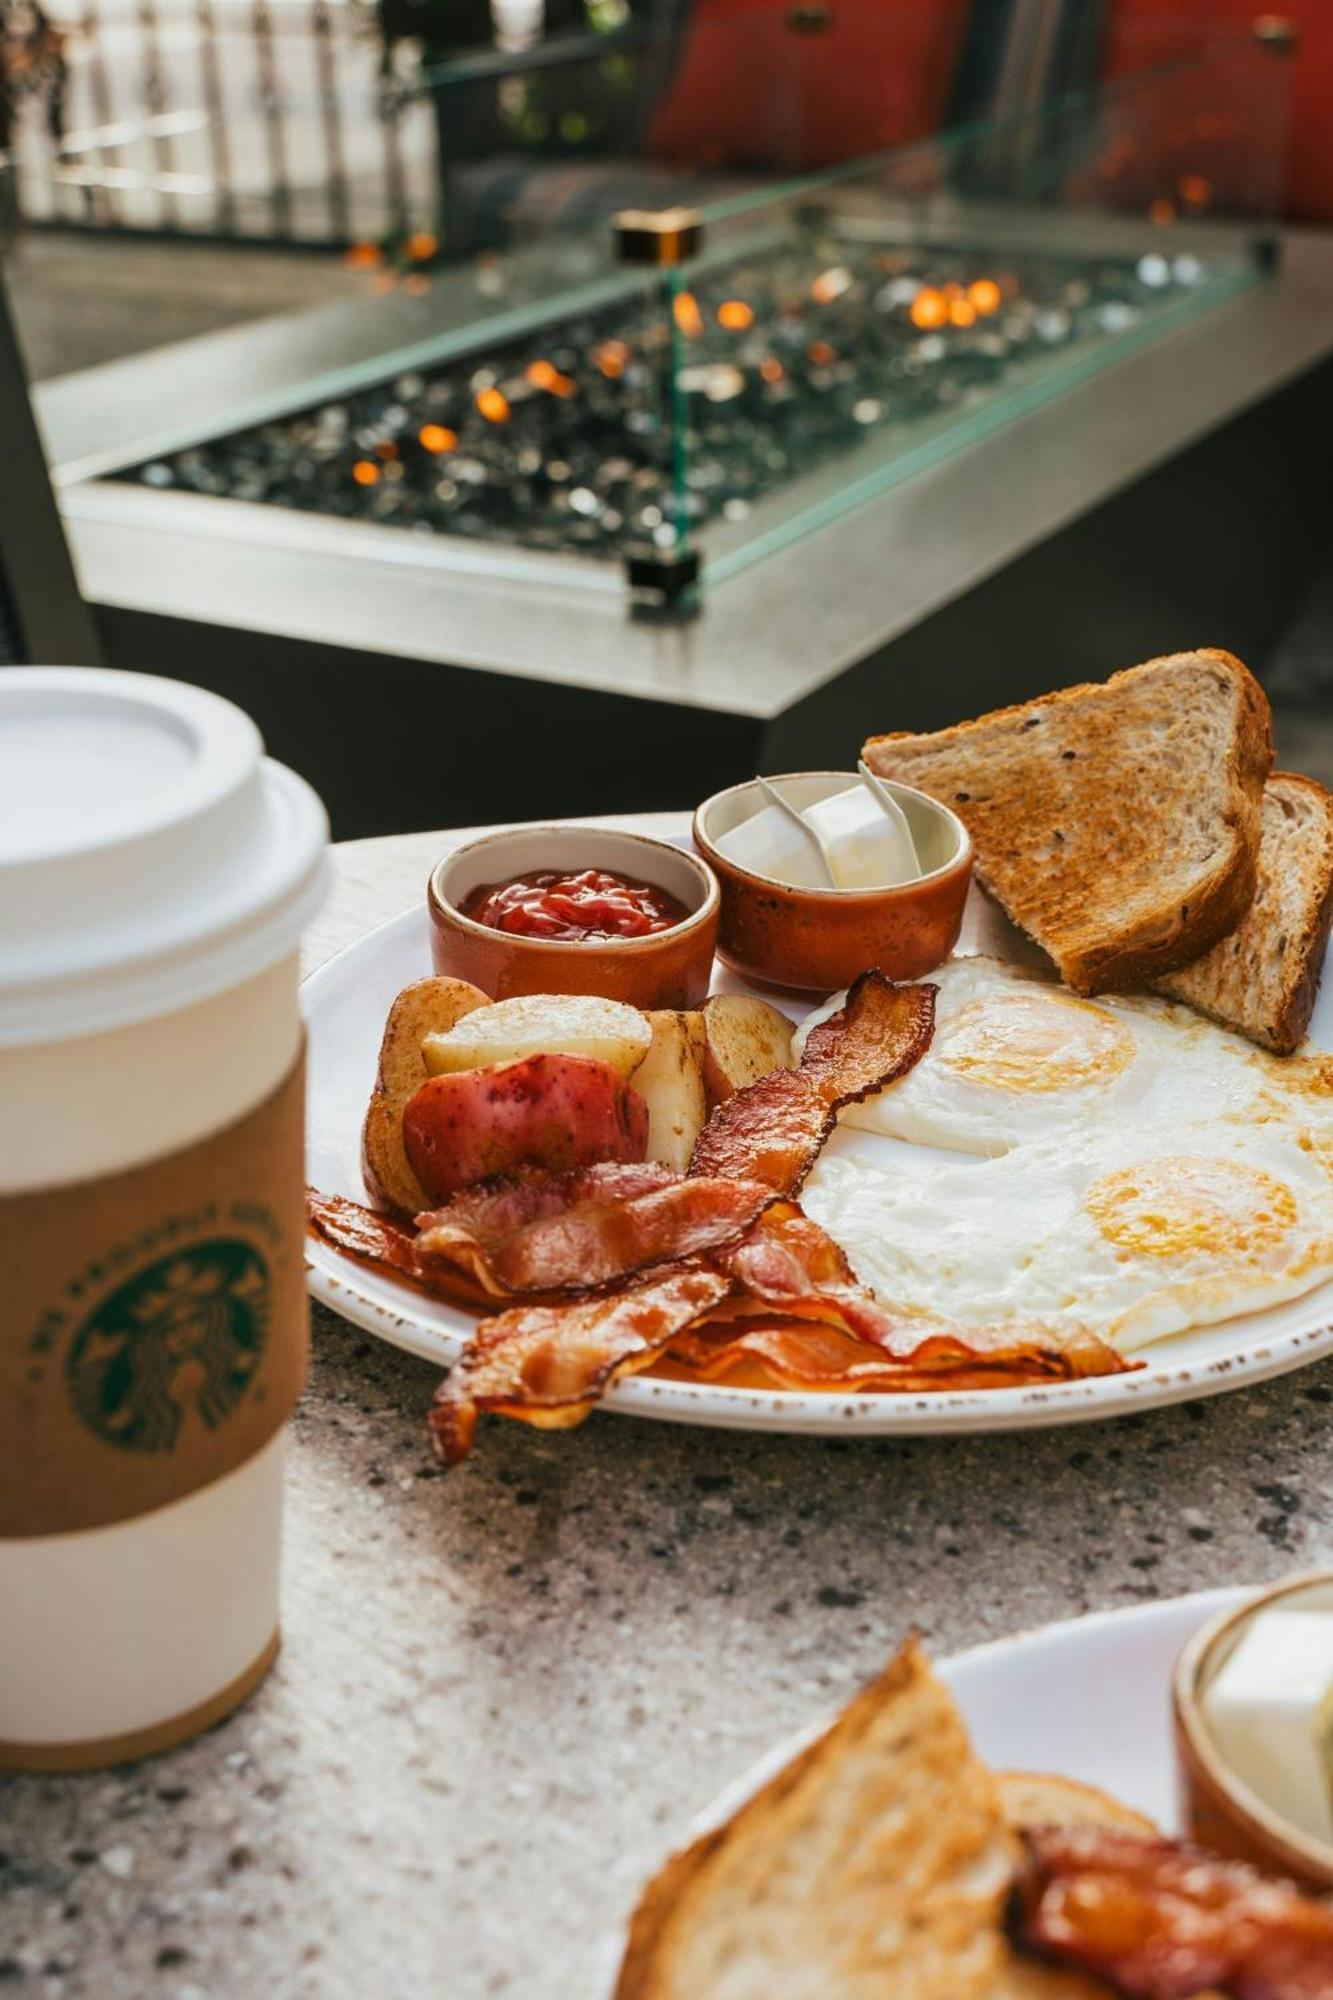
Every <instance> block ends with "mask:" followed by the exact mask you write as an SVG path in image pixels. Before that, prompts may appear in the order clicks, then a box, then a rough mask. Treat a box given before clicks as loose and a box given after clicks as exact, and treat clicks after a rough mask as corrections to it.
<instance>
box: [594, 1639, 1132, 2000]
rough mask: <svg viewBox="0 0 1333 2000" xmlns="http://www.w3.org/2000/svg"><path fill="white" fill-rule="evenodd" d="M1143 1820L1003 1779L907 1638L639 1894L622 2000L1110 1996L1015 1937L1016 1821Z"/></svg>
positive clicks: (1070, 1788) (1038, 1784) (1056, 1783)
mask: <svg viewBox="0 0 1333 2000" xmlns="http://www.w3.org/2000/svg"><path fill="white" fill-rule="evenodd" d="M1052 1810H1054V1811H1055V1813H1056V1817H1057V1818H1058V1819H1060V1820H1064V1821H1066V1822H1068V1821H1070V1820H1072V1819H1073V1818H1075V1817H1077V1818H1080V1819H1083V1820H1086V1819H1088V1818H1090V1817H1096V1818H1098V1819H1099V1820H1101V1821H1107V1820H1109V1819H1111V1818H1112V1817H1113V1816H1118V1822H1119V1823H1120V1824H1124V1825H1129V1826H1132V1827H1134V1828H1136V1829H1139V1830H1141V1829H1142V1828H1143V1826H1144V1825H1145V1824H1146V1823H1145V1822H1143V1821H1141V1820H1140V1819H1139V1817H1138V1815H1137V1814H1131V1813H1128V1812H1127V1811H1126V1809H1125V1808H1118V1807H1116V1805H1115V1803H1114V1801H1112V1800H1109V1799H1107V1798H1105V1796H1104V1795H1103V1794H1101V1793H1098V1792H1093V1791H1091V1790H1090V1789H1089V1788H1087V1787H1085V1786H1079V1785H1070V1784H1066V1783H1065V1782H1064V1781H1062V1780H1059V1779H1052V1780H1049V1781H1047V1780H1038V1779H1034V1778H1030V1777H1027V1776H1022V1775H1016V1776H1013V1777H1010V1778H1002V1779H998V1780H997V1779H996V1778H994V1777H993V1776H992V1775H991V1773H990V1772H989V1771H988V1770H987V1768H986V1766H985V1765H984V1764H983V1763H982V1762H981V1761H980V1759H979V1758H978V1757H977V1756H976V1755H975V1754H974V1752H973V1750H972V1747H971V1744H970V1743H969V1741H968V1736H967V1731H966V1729H965V1727H964V1724H963V1721H962V1717H961V1716H960V1715H959V1713H958V1709H957V1707H956V1705H955V1703H954V1701H953V1698H952V1696H951V1695H950V1694H949V1692H948V1690H947V1688H945V1687H944V1686H943V1684H942V1683H941V1682H940V1681H938V1680H937V1679H936V1678H935V1676H934V1675H933V1674H932V1672H931V1670H930V1667H929V1664H928V1663H927V1661H926V1659H925V1656H924V1654H923V1653H922V1652H921V1650H920V1648H919V1647H918V1646H916V1645H915V1644H914V1643H912V1642H910V1641H909V1643H908V1644H907V1645H906V1646H904V1647H903V1649H902V1651H901V1652H900V1653H899V1654H898V1655H897V1657H896V1658H895V1659H894V1660H893V1661H891V1662H890V1664H889V1667H888V1669H887V1670H886V1672H885V1673H884V1674H882V1675H881V1677H880V1678H879V1680H878V1681H876V1682H874V1683H873V1684H872V1685H871V1686H870V1687H868V1688H867V1689H866V1690H865V1691H864V1692H863V1693H862V1694H860V1695H858V1696H857V1697H856V1698H855V1700H853V1701H852V1703H851V1704H850V1706H849V1707H848V1708H846V1709H845V1710H844V1711H843V1713H842V1715H841V1716H839V1718H838V1720H837V1721H836V1722H835V1723H834V1724H833V1726H832V1728H831V1729H829V1730H828V1731H827V1732H826V1733H825V1734H824V1735H823V1736H821V1737H820V1738H819V1739H818V1740H817V1741H816V1742H814V1743H813V1744H811V1745H810V1746H809V1747H808V1748H807V1749H806V1750H804V1751H802V1752H801V1753H800V1754H799V1755H798V1756H797V1757H796V1758H794V1759H793V1760H792V1762H791V1763H790V1764H788V1765H787V1766H786V1767H785V1768H784V1769H783V1770H782V1771H780V1772H779V1773H778V1774H777V1776H776V1777H774V1778H772V1779H770V1780H769V1782H768V1783H767V1784H766V1785H763V1786H762V1787H761V1788H760V1790H759V1791H758V1792H756V1793H755V1794H754V1795H753V1796H752V1797H751V1798H750V1799H749V1800H747V1802H746V1803H745V1804H744V1805H743V1806H741V1808H740V1809H739V1811H738V1812H736V1813H735V1814H734V1815H733V1816H732V1818H731V1819H729V1820H728V1821H727V1822H726V1823H725V1825H723V1826H721V1827H718V1828H716V1829H714V1830H712V1831H711V1832H708V1833H706V1834H703V1835H702V1836H701V1837H700V1838H699V1839H697V1840H695V1841H694V1842H693V1843H692V1844H691V1845H690V1846H689V1847H687V1848H686V1849H684V1850H683V1851H682V1852H681V1853H679V1854H677V1855H675V1856H674V1857H673V1858H672V1859H671V1860H670V1861H669V1862H668V1863H667V1865H666V1867H665V1868H664V1869H663V1870H662V1871H661V1873H660V1874H659V1875H658V1876H657V1877H656V1879H655V1880H654V1881H653V1882H652V1883H651V1884H650V1885H649V1887H648V1889H647V1890H646V1891H645V1893H644V1895H643V1898H642V1900H641V1901H640V1904H639V1907H638V1910H637V1911H636V1913H635V1916H634V1919H633V1923H632V1925H631V1929H630V1938H629V1944H628V1948H627V1950H626V1954H625V1958H624V1960H623V1963H622V1966H621V1972H620V1979H619V1983H618V1985H617V1987H616V2000H724V1996H725V2000H831V1996H832V1995H834V1994H836V1995H837V1996H838V2000H885V1996H886V1995H889V1994H892V1995H893V2000H1100V1996H1104V1995H1105V1992H1106V1989H1105V1988H1104V1987H1103V1986H1102V1985H1101V1984H1100V1983H1099V1982H1097V1981H1095V1980H1090V1979H1088V1978H1086V1977H1085V1976H1084V1975H1083V1974H1081V1973H1070V1972H1066V1971H1064V1970H1062V1969H1057V1968H1054V1967H1050V1966H1046V1965H1042V1964H1039V1963H1038V1962H1037V1961H1035V1960H1029V1959H1027V1958H1025V1957H1021V1956H1020V1955H1019V1954H1018V1953H1016V1952H1014V1951H1013V1950H1012V1949H1011V1947H1010V1946H1009V1944H1008V1942H1007V1940H1006V1938H1005V1934H1004V1921H1003V1920H1004V1908H1005V1902H1006V1898H1007V1895H1008V1890H1009V1884H1010V1882H1011V1880H1012V1876H1013V1872H1014V1869H1015V1867H1016V1866H1017V1861H1018V1855H1019V1845H1018V1838H1017V1832H1016V1831H1015V1827H1016V1824H1017V1823H1018V1822H1020V1821H1021V1822H1022V1823H1024V1824H1031V1823H1034V1822H1033V1821H1032V1820H1031V1819H1030V1818H1028V1817H1027V1816H1028V1815H1029V1814H1031V1813H1034V1812H1035V1813H1036V1815H1037V1819H1038V1820H1040V1821H1041V1822H1043V1823H1049V1819H1050V1814H1051V1812H1052Z"/></svg>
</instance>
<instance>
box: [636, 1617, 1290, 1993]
mask: <svg viewBox="0 0 1333 2000" xmlns="http://www.w3.org/2000/svg"><path fill="white" fill-rule="evenodd" d="M1250 1594H1251V1593H1250V1592H1249V1591H1248V1590H1205V1591H1199V1592H1197V1593H1195V1594H1194V1595H1192V1596H1190V1597H1173V1598H1168V1599H1166V1600H1165V1601H1164V1602H1163V1603H1161V1604H1143V1605H1137V1604H1136V1605H1133V1606H1131V1607H1130V1608H1129V1609H1127V1610H1123V1611H1099V1612H1094V1613H1093V1614H1092V1615H1091V1616H1089V1617H1083V1618H1071V1619H1069V1620H1067V1621H1066V1622H1065V1623H1063V1624H1060V1625H1045V1626H1042V1627H1041V1628H1040V1629H1039V1630H1038V1631H1035V1632H1020V1633H1018V1634H1017V1635H1016V1636H1015V1637H1013V1638H1010V1639H997V1640H996V1641H994V1643H993V1644H991V1645H987V1646H977V1647H975V1648H973V1650H972V1651H970V1652H967V1653H958V1654H955V1656H954V1657H953V1658H952V1659H950V1660H943V1661H938V1662H937V1663H936V1666H937V1671H938V1672H939V1674H940V1677H941V1678H942V1679H943V1680H945V1681H947V1682H948V1684H949V1686H950V1687H951V1688H952V1690H953V1692H954V1695H955V1696H956V1697H957V1700H958V1704H959V1706H960V1708H961V1709H962V1711H963V1716H964V1719H965V1720H966V1722H967V1726H968V1729H969V1731H970V1732H971V1736H972V1741H973V1743H974V1745H975V1746H976V1749H977V1752H978V1754H979V1755H980V1756H981V1757H983V1758H984V1759H985V1761H986V1763H988V1764H989V1765H990V1766H991V1769H992V1770H995V1771H1038V1772H1050V1773H1052V1774H1053V1775H1055V1776H1057V1777H1061V1778H1075V1779H1077V1780H1078V1781H1079V1782H1080V1783H1081V1784H1085V1785H1096V1786H1097V1787H1098V1788H1099V1789H1100V1790H1102V1791H1105V1792H1109V1793H1110V1794H1111V1795H1112V1797H1113V1798H1117V1799H1119V1800H1120V1801H1121V1802H1122V1803H1123V1804H1124V1805H1127V1806H1133V1807H1134V1808H1135V1809H1136V1810H1137V1811H1138V1812H1142V1813H1147V1815H1148V1817H1149V1818H1150V1819H1151V1820H1153V1821H1154V1822H1155V1823H1156V1824H1157V1825H1158V1826H1159V1827H1161V1829H1162V1831H1163V1832H1164V1833H1176V1832H1179V1831H1180V1826H1179V1818H1178V1813H1177V1806H1176V1790H1175V1751H1174V1748H1173V1745H1172V1741H1171V1669H1172V1667H1173V1666H1174V1664H1175V1660H1176V1655H1177V1654H1178V1653H1179V1652H1180V1649H1181V1647H1182V1646H1183V1645H1184V1644H1185V1641H1186V1640H1187V1639H1188V1638H1189V1637H1190V1635H1191V1633H1193V1632H1196V1631H1197V1630H1198V1629H1199V1627H1200V1625H1202V1624H1203V1623H1204V1621H1205V1620H1206V1619H1208V1618H1211V1617H1212V1616H1213V1614H1214V1612H1217V1611H1221V1610H1222V1609H1223V1608H1224V1607H1226V1606H1229V1605H1231V1604H1235V1603H1239V1602H1240V1600H1241V1599H1242V1598H1244V1597H1247V1596H1249V1595H1250ZM831 1719H832V1718H827V1719H826V1720H831ZM824 1726H825V1724H824V1723H821V1724H820V1725H819V1727H821V1728H822V1727H824ZM815 1733H816V1732H815V1730H813V1729H809V1730H802V1731H801V1733H800V1734H799V1735H797V1736H791V1737H788V1738H787V1740H786V1741H785V1742H784V1743H781V1744H779V1745H777V1747H776V1748H775V1749H773V1750H771V1751H769V1753H768V1754H767V1756H765V1757H763V1758H761V1759H760V1761H759V1762H758V1763H757V1764H754V1765H752V1766H751V1768H750V1769H749V1770H748V1771H747V1772H746V1773H745V1775H744V1776H743V1777H742V1778H740V1779H738V1780H737V1781H736V1783H735V1784H733V1785H729V1786H728V1787H727V1789H726V1791H725V1792H723V1793H721V1794H720V1796H719V1797H717V1798H716V1799H714V1800H713V1802H712V1804H711V1805H709V1806H708V1807H707V1808H706V1809H705V1810H704V1812H702V1813H701V1814H700V1815H699V1817H698V1819H697V1820H696V1821H695V1822H694V1824H693V1825H692V1826H690V1827H689V1828H688V1829H687V1830H686V1833H685V1836H684V1839H683V1841H682V1843H681V1844H682V1845H686V1844H688V1842H689V1841H691V1840H694V1839H697V1838H698V1836H699V1835H700V1834H703V1833H707V1832H709V1831H710V1830H711V1829H712V1828H713V1827H716V1826H720V1825H721V1824H722V1823H723V1821H724V1820H727V1819H730V1818H731V1816H732V1814H733V1813H735V1812H737V1811H738V1810H739V1808H740V1807H741V1806H743V1805H744V1804H745V1802H746V1800H747V1799H749V1798H751V1797H753V1795H754V1794H755V1792H757V1791H758V1790H759V1788H760V1786H761V1785H764V1784H766V1783H767V1782H768V1780H769V1779H770V1778H772V1777H775V1776H776V1775H777V1773H778V1772H779V1771H780V1770H781V1769H782V1768H783V1766H784V1765H785V1764H789V1763H790V1762H791V1760H792V1758H793V1757H795V1756H796V1755H797V1753H798V1752H799V1751H801V1750H803V1749H804V1748H805V1746H806V1744H807V1743H808V1742H810V1741H811V1739H812V1737H813V1736H814V1734H815ZM623 1949H624V1945H623V1940H622V1942H620V1943H618V1944H617V1945H616V1946H615V1947H614V1954H615V1957H616V1959H617V1960H618V1958H619V1954H620V1953H621V1952H622V1951H623ZM613 1987H614V1980H613V1979H612V1980H609V1981H608V1985H607V1993H608V1995H609V1994H610V1992H611V1991H612V1990H613Z"/></svg>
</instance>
